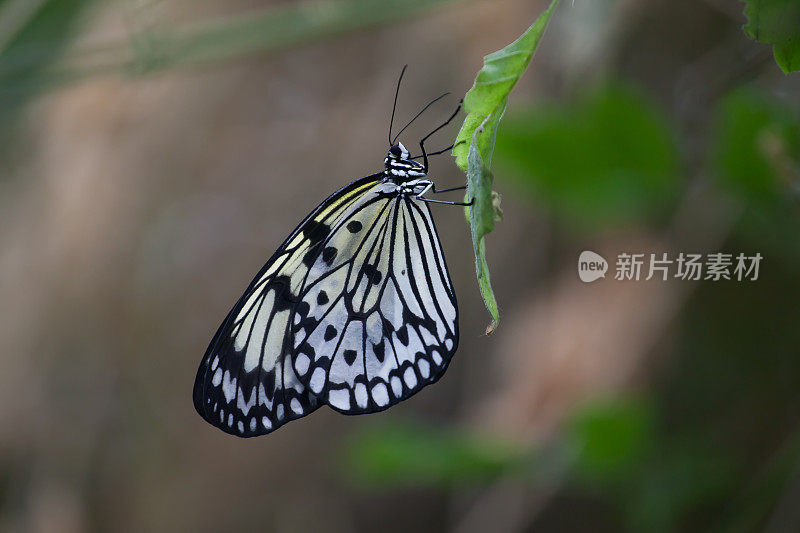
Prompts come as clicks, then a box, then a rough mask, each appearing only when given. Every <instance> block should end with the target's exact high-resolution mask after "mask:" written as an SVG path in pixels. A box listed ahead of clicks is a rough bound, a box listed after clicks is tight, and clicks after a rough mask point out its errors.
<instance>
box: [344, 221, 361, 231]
mask: <svg viewBox="0 0 800 533" xmlns="http://www.w3.org/2000/svg"><path fill="white" fill-rule="evenodd" d="M363 227H364V225H363V224H361V222H359V221H358V220H351V221H350V222H348V223H347V231H349V232H350V233H358V232H359V231H361V228H363Z"/></svg>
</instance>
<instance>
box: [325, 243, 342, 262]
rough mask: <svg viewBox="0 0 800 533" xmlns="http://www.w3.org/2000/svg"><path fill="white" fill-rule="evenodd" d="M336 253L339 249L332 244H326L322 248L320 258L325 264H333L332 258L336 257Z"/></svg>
mask: <svg viewBox="0 0 800 533" xmlns="http://www.w3.org/2000/svg"><path fill="white" fill-rule="evenodd" d="M338 253H339V250H337V249H336V248H334V247H333V246H327V247H325V249H324V250H322V260H323V261H325V264H326V265H328V266H331V265H332V264H333V260H334V259H336V254H338Z"/></svg>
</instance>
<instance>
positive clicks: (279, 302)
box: [269, 275, 297, 311]
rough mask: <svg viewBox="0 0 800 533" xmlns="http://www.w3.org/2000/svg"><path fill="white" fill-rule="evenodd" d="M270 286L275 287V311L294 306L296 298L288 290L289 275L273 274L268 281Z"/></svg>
mask: <svg viewBox="0 0 800 533" xmlns="http://www.w3.org/2000/svg"><path fill="white" fill-rule="evenodd" d="M269 283H270V286H272V287H274V289H275V303H274V304H273V305H274V308H275V311H285V310H287V309H291V308H292V307H294V304H295V303H297V298H295V297H294V295H293V294H292V293H291V291H289V283H290V279H289V276H283V275H282V276H275V277H274V278H272V280H271V281H270V282H269Z"/></svg>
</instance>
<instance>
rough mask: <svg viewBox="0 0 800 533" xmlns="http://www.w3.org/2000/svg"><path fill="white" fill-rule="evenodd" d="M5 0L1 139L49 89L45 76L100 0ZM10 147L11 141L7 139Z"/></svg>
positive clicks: (1, 12) (0, 42)
mask: <svg viewBox="0 0 800 533" xmlns="http://www.w3.org/2000/svg"><path fill="white" fill-rule="evenodd" d="M25 1H27V0H23V1H22V2H21V1H20V0H2V1H1V2H0V16H5V17H6V18H5V19H4V21H3V22H4V23H3V24H2V25H0V27H1V28H0V119H1V120H0V124H2V125H0V138H5V137H7V136H9V135H11V134H12V133H13V128H14V126H15V125H16V118H17V117H18V114H19V112H20V110H21V109H22V107H23V106H24V104H25V103H26V102H28V101H29V100H30V99H32V98H34V97H35V96H36V95H38V94H39V93H40V91H41V90H42V89H43V88H45V86H46V84H44V83H43V79H42V76H43V75H44V73H45V72H46V70H47V69H48V68H49V67H50V66H51V65H52V64H53V62H55V61H56V60H58V58H59V57H61V55H62V54H63V53H64V50H65V48H66V46H67V44H68V43H69V42H70V40H71V39H72V38H73V36H74V33H75V30H76V23H77V21H78V19H79V17H80V15H81V14H82V13H83V12H84V11H85V10H86V9H87V7H88V6H89V5H91V4H93V3H95V1H96V0H42V1H39V2H33V1H31V2H30V5H24V4H23V2H25ZM2 144H3V146H4V147H5V146H7V145H8V142H7V141H6V142H3V143H2Z"/></svg>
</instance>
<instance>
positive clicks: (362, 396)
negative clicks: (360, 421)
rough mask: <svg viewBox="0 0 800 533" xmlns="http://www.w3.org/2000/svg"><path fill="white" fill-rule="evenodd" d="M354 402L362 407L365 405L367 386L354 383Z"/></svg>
mask: <svg viewBox="0 0 800 533" xmlns="http://www.w3.org/2000/svg"><path fill="white" fill-rule="evenodd" d="M355 394H356V403H357V404H358V406H359V407H361V408H362V409H364V408H365V407H366V406H367V399H368V398H367V386H366V385H364V384H363V383H356V390H355Z"/></svg>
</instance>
